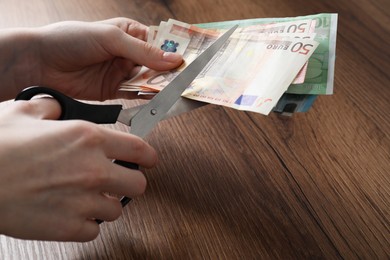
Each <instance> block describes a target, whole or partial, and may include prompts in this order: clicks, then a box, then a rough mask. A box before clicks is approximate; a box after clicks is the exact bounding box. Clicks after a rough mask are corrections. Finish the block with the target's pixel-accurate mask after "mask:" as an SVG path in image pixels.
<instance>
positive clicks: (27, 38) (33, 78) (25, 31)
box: [0, 28, 40, 100]
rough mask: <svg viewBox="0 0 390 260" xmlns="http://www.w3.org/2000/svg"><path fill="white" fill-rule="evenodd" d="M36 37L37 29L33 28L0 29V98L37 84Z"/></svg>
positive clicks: (38, 75)
mask: <svg viewBox="0 0 390 260" xmlns="http://www.w3.org/2000/svg"><path fill="white" fill-rule="evenodd" d="M38 38H39V31H38V30H37V29H33V28H18V29H5V30H0V78H1V80H2V83H1V85H0V100H6V99H11V98H14V97H15V95H16V94H17V93H18V92H19V91H21V90H22V89H23V88H26V87H29V86H32V85H37V84H39V82H40V79H39V78H40V72H39V67H40V66H39V65H40V64H39V63H40V61H39V46H38V45H39V44H38V43H39V40H38Z"/></svg>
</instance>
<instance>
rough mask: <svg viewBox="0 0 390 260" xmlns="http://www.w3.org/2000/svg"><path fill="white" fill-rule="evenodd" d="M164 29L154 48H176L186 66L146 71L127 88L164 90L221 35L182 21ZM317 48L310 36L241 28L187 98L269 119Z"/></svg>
mask: <svg viewBox="0 0 390 260" xmlns="http://www.w3.org/2000/svg"><path fill="white" fill-rule="evenodd" d="M163 30H165V32H164V33H163V34H162V35H163V36H162V37H159V36H158V33H157V34H156V38H155V39H154V40H153V42H154V44H157V45H160V44H161V46H164V44H165V45H167V48H176V49H175V51H176V52H179V53H182V54H183V57H184V60H185V63H184V64H183V65H182V66H181V67H179V68H178V69H176V70H173V71H169V72H161V71H154V70H150V69H144V70H143V71H142V72H141V73H140V74H139V75H138V76H136V77H135V78H133V79H132V80H130V81H129V82H127V83H126V85H127V86H128V87H131V86H136V87H141V88H144V89H145V88H146V89H150V90H154V91H159V90H161V89H162V88H164V87H165V86H166V85H167V84H168V83H169V82H170V81H171V80H173V78H175V77H176V76H177V74H178V73H180V72H181V71H182V70H183V69H184V68H185V67H186V66H187V65H188V64H189V63H191V61H192V60H194V59H195V58H196V57H197V56H198V55H199V54H200V53H201V52H203V51H204V50H205V49H206V48H207V47H208V46H209V45H210V44H211V43H212V42H213V41H215V40H216V39H217V38H218V37H219V35H220V34H221V33H222V32H221V31H220V30H207V29H201V28H198V27H196V26H193V25H189V24H185V23H181V22H173V23H171V25H169V21H168V23H167V24H166V25H165V28H164V29H163ZM170 39H175V40H173V41H172V42H170ZM317 46H318V43H317V42H316V41H314V40H312V39H310V38H309V39H305V38H304V37H298V38H292V37H290V36H289V37H286V36H285V35H283V34H268V35H264V34H253V33H242V30H237V31H236V32H235V33H234V34H233V35H232V36H231V37H230V39H229V40H228V41H227V43H226V44H225V45H224V46H223V47H222V48H221V50H220V51H219V52H218V53H217V55H216V56H215V57H214V58H213V59H212V60H211V62H210V63H209V64H208V65H207V66H206V67H205V68H204V69H203V71H202V72H201V73H200V74H199V75H198V77H197V78H196V79H195V80H194V81H193V83H192V84H191V85H190V86H189V87H188V88H187V90H186V91H185V92H184V93H183V96H184V97H187V98H190V99H195V100H199V101H205V102H208V103H212V104H217V105H224V106H229V107H232V108H236V109H240V110H247V111H254V112H258V113H262V114H265V115H267V114H268V113H269V112H270V111H271V110H272V108H273V107H274V106H275V105H276V103H277V102H278V100H279V98H280V97H281V96H282V94H283V93H284V92H285V91H286V90H287V88H288V86H289V85H290V84H291V82H293V80H294V78H295V77H296V75H297V74H298V72H299V71H300V70H301V68H302V67H303V66H304V64H305V63H306V62H307V60H308V59H309V57H310V56H311V55H312V54H313V52H314V50H315V49H316V48H317Z"/></svg>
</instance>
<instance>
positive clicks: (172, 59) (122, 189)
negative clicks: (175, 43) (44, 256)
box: [0, 18, 182, 241]
mask: <svg viewBox="0 0 390 260" xmlns="http://www.w3.org/2000/svg"><path fill="white" fill-rule="evenodd" d="M145 35H147V27H146V26H144V25H142V24H140V23H138V22H135V21H132V20H129V19H125V18H116V19H111V20H107V21H102V22H93V23H86V22H62V23H57V24H52V25H48V26H44V27H40V28H29V29H14V30H3V31H0V57H1V58H0V68H1V69H0V71H1V72H0V73H1V74H0V75H1V76H0V77H1V79H2V84H1V86H0V100H5V99H9V98H13V97H15V95H16V94H17V93H18V92H19V91H21V90H22V89H23V88H25V87H29V86H32V85H44V86H47V87H50V88H53V89H57V90H60V91H62V92H64V93H66V94H68V95H71V96H73V97H75V98H82V99H98V100H104V99H108V98H113V97H116V95H117V90H118V88H119V85H120V82H121V81H123V80H124V79H126V78H128V77H131V76H132V75H134V74H135V73H136V72H137V70H138V67H139V66H140V65H144V66H147V67H150V68H153V69H156V70H169V69H172V68H174V67H177V66H178V65H180V64H181V62H182V58H181V56H180V55H177V54H169V55H164V52H163V51H161V50H159V49H158V48H153V47H151V46H150V45H148V44H147V43H146V42H145ZM60 110H61V109H60V106H59V105H58V103H57V102H56V101H54V100H52V99H44V98H41V99H34V100H32V101H28V102H26V101H16V102H12V103H8V104H6V105H4V107H3V108H2V110H1V112H0V208H1V210H0V234H5V235H9V236H13V237H17V238H23V239H38V240H61V241H88V240H92V239H94V238H95V237H96V236H97V235H98V233H99V226H98V224H97V223H96V222H95V221H94V220H95V219H101V220H106V221H112V220H114V219H116V218H118V217H119V215H120V214H121V205H120V203H119V201H118V199H117V198H113V197H110V196H108V195H106V192H109V193H111V194H117V195H124V196H129V197H134V196H136V195H140V194H142V193H143V191H144V189H145V185H146V179H145V177H144V175H143V174H142V173H141V172H140V171H138V170H131V169H127V168H124V167H121V166H119V165H116V164H113V163H112V162H111V159H112V158H115V159H120V160H124V161H131V162H133V163H137V164H139V165H140V166H142V167H147V168H149V167H152V166H154V165H155V163H156V161H157V157H156V153H155V151H154V149H153V148H152V147H150V146H149V145H148V144H146V143H145V142H144V141H143V140H141V139H140V138H138V137H135V136H132V135H130V134H128V133H121V132H118V131H114V130H110V129H107V128H103V127H101V126H98V125H95V124H92V123H88V122H83V121H77V120H70V121H56V120H54V119H57V118H58V117H59V116H60V114H61V111H60Z"/></svg>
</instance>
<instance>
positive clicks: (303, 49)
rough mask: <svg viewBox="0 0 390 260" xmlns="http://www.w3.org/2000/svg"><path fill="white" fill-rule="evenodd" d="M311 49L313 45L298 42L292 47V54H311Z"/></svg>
mask: <svg viewBox="0 0 390 260" xmlns="http://www.w3.org/2000/svg"><path fill="white" fill-rule="evenodd" d="M310 47H311V48H313V47H314V46H313V44H303V43H301V42H297V43H295V44H294V45H293V46H292V47H291V52H299V53H300V54H304V55H306V54H308V53H309V52H310V50H311V49H310Z"/></svg>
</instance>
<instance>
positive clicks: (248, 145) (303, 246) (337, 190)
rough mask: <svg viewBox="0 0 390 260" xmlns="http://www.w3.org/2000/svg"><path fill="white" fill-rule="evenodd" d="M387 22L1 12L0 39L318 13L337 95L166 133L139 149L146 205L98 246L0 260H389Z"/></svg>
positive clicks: (95, 10) (104, 10) (326, 4)
mask: <svg viewBox="0 0 390 260" xmlns="http://www.w3.org/2000/svg"><path fill="white" fill-rule="evenodd" d="M389 10H390V2H389V1H387V0H378V1H368V0H366V1H363V0H358V1H343V0H328V1H304V0H297V1H290V0H272V1H270V0H268V1H260V0H257V1H256V0H240V1H237V0H236V1H233V0H225V1H211V0H172V1H158V0H150V1H149V0H133V1H131V0H112V1H107V0H84V1H80V0H77V1H76V0H61V1H59V0H58V1H51V0H31V1H22V0H12V1H11V0H4V1H1V2H0V14H1V15H0V27H1V28H5V27H14V26H38V25H44V24H47V23H51V22H55V21H60V20H70V19H74V20H99V19H104V18H109V17H115V16H126V17H130V18H133V19H135V20H138V21H140V22H143V23H145V24H148V25H151V24H158V23H159V22H160V21H161V20H167V19H168V18H175V19H178V20H183V21H185V22H188V23H203V22H211V21H222V20H232V19H245V18H260V17H284V16H299V15H306V14H314V13H320V12H337V13H338V14H339V26H338V36H337V60H336V72H335V93H334V95H332V96H321V97H319V98H318V99H317V100H316V102H315V104H314V106H313V108H312V109H311V110H310V111H309V112H308V113H302V114H294V115H293V116H292V117H285V116H281V115H278V114H275V113H273V114H271V115H269V116H268V117H266V116H262V115H260V114H255V113H247V112H241V111H236V110H233V109H228V108H223V107H218V106H213V105H209V106H207V107H204V108H201V109H200V110H197V111H193V112H191V113H189V114H185V115H182V116H179V117H177V118H173V119H170V120H168V121H164V122H162V123H160V124H159V126H158V127H156V129H155V130H154V131H153V133H152V134H151V135H150V136H149V137H148V138H147V140H148V142H150V144H152V145H153V146H154V147H155V148H156V150H157V151H158V153H159V158H160V163H159V164H158V166H157V167H156V168H154V169H152V170H147V171H145V174H146V176H147V178H148V183H149V186H148V189H147V191H146V193H145V195H144V196H142V197H139V198H137V199H135V200H134V202H133V203H132V204H130V205H129V206H127V207H126V208H125V209H124V214H123V216H122V217H121V218H120V219H119V220H117V221H116V222H113V223H105V224H103V225H102V226H101V234H100V236H99V237H98V238H97V239H96V240H95V241H93V242H89V243H56V242H37V241H22V240H17V239H12V238H8V237H5V236H0V241H1V248H0V258H1V259H260V258H272V259H275V258H276V259H291V258H297V259H302V258H326V259H334V258H346V259H356V258H364V259H389V257H390V242H389V240H390V232H389V219H390V218H389V214H390V210H389V209H390V203H389V201H390V200H389V193H390V175H389V174H390V138H389V137H390V130H389V129H390V116H389V112H390V105H389V99H390V80H389V79H390V77H389V72H390V64H389V59H390V51H389V44H390V34H389V32H390V27H389V24H390V16H389ZM122 102H123V103H124V104H125V105H126V106H133V105H134V101H122ZM115 127H117V128H118V129H120V130H125V129H124V128H120V127H119V126H115Z"/></svg>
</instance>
